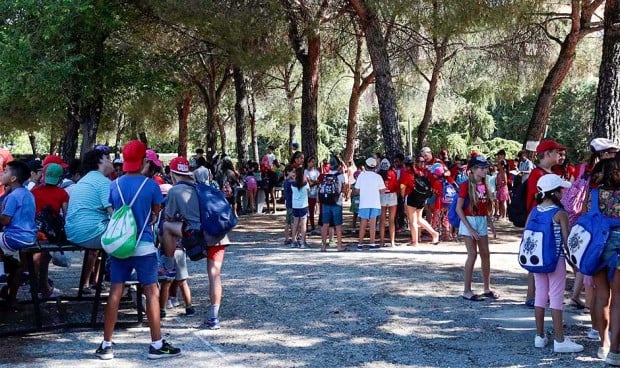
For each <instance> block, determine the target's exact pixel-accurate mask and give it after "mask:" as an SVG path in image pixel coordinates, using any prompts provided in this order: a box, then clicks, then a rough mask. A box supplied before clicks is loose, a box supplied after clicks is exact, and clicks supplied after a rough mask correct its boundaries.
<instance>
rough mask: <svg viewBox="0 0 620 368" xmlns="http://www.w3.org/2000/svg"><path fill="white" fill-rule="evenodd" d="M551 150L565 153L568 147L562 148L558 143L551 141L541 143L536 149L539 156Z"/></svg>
mask: <svg viewBox="0 0 620 368" xmlns="http://www.w3.org/2000/svg"><path fill="white" fill-rule="evenodd" d="M551 150H558V151H564V150H566V147H564V146H562V145H561V144H559V143H558V142H556V141H554V140H551V139H547V140H544V141H540V143H539V144H538V146H537V147H536V153H537V154H539V153H543V152H545V151H551Z"/></svg>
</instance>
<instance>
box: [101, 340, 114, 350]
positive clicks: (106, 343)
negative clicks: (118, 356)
mask: <svg viewBox="0 0 620 368" xmlns="http://www.w3.org/2000/svg"><path fill="white" fill-rule="evenodd" d="M110 346H112V341H105V340H103V342H102V343H101V347H102V348H104V349H105V348H107V347H110Z"/></svg>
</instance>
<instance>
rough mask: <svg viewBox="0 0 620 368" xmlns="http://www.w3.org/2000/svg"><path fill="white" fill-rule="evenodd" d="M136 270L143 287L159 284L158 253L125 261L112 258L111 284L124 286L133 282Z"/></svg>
mask: <svg viewBox="0 0 620 368" xmlns="http://www.w3.org/2000/svg"><path fill="white" fill-rule="evenodd" d="M134 269H135V270H136V274H137V275H138V281H139V282H140V283H141V284H142V285H143V286H147V285H151V284H154V283H156V282H157V253H150V254H147V255H144V256H134V257H129V258H125V259H119V258H115V257H110V282H111V283H112V284H122V283H124V282H126V281H131V271H133V270H134Z"/></svg>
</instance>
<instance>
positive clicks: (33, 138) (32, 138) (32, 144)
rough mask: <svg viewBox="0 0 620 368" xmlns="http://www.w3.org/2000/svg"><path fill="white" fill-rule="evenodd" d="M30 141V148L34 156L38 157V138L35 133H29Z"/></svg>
mask: <svg viewBox="0 0 620 368" xmlns="http://www.w3.org/2000/svg"><path fill="white" fill-rule="evenodd" d="M28 141H29V142H30V148H32V155H33V156H36V155H37V137H36V136H35V135H34V132H28Z"/></svg>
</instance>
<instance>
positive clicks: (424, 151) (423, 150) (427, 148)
mask: <svg viewBox="0 0 620 368" xmlns="http://www.w3.org/2000/svg"><path fill="white" fill-rule="evenodd" d="M420 153H421V154H422V153H431V148H430V147H422V149H421V150H420Z"/></svg>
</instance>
